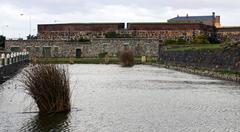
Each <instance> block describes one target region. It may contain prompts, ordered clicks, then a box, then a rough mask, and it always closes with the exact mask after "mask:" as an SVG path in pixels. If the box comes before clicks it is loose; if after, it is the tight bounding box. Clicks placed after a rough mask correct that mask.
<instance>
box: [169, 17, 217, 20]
mask: <svg viewBox="0 0 240 132" xmlns="http://www.w3.org/2000/svg"><path fill="white" fill-rule="evenodd" d="M212 19H213V16H184V17H181V16H178V17H175V18H172V19H169V20H168V21H204V20H212Z"/></svg>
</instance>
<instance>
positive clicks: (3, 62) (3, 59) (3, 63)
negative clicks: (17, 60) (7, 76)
mask: <svg viewBox="0 0 240 132" xmlns="http://www.w3.org/2000/svg"><path fill="white" fill-rule="evenodd" d="M1 59H2V65H3V66H4V65H5V64H6V63H5V54H2V55H1Z"/></svg>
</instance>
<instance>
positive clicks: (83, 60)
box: [32, 57, 156, 64]
mask: <svg viewBox="0 0 240 132" xmlns="http://www.w3.org/2000/svg"><path fill="white" fill-rule="evenodd" d="M148 62H156V58H152V57H151V58H150V57H149V58H148ZM32 63H37V64H71V63H73V64H119V63H120V60H119V59H118V58H116V57H114V58H111V57H110V58H108V59H105V58H37V59H36V60H35V61H32ZM134 63H135V64H142V62H141V58H140V57H135V58H134Z"/></svg>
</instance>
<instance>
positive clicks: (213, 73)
mask: <svg viewBox="0 0 240 132" xmlns="http://www.w3.org/2000/svg"><path fill="white" fill-rule="evenodd" d="M153 65H154V66H158V67H163V68H167V69H173V70H176V71H181V72H185V73H190V74H196V75H201V76H208V77H212V78H216V79H221V80H227V81H233V82H237V83H240V71H234V70H229V69H216V68H206V67H192V66H184V65H179V64H172V63H167V64H165V63H164V62H163V61H162V62H159V63H156V64H153Z"/></svg>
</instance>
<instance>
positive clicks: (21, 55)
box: [0, 52, 29, 67]
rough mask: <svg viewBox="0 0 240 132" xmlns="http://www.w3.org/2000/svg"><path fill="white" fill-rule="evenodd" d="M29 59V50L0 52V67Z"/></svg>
mask: <svg viewBox="0 0 240 132" xmlns="http://www.w3.org/2000/svg"><path fill="white" fill-rule="evenodd" d="M28 59H29V52H13V53H2V54H0V67H2V66H6V65H10V64H14V63H17V62H21V61H25V60H28Z"/></svg>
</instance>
